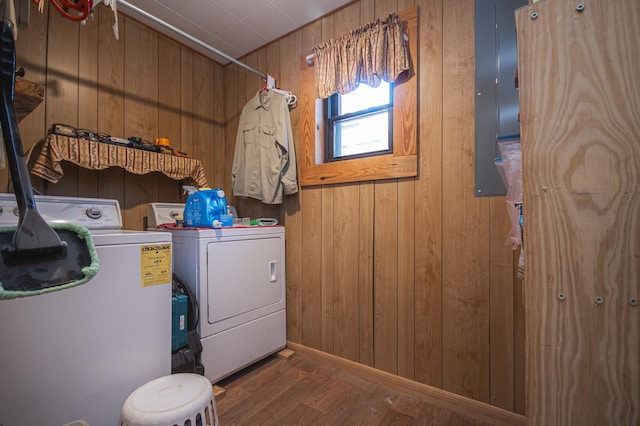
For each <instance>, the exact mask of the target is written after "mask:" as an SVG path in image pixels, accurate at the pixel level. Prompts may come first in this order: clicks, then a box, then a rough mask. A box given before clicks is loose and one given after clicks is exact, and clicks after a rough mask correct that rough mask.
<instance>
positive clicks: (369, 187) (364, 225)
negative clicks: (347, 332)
mask: <svg viewBox="0 0 640 426" xmlns="http://www.w3.org/2000/svg"><path fill="white" fill-rule="evenodd" d="M359 187H360V194H359V195H360V197H359V199H358V204H359V205H358V212H359V216H358V219H359V227H360V231H359V237H360V241H359V242H358V288H359V295H358V316H359V323H358V324H359V329H358V335H359V338H360V358H359V362H361V363H362V364H364V365H368V366H373V364H374V347H373V342H374V326H373V312H374V311H373V247H374V245H373V230H374V206H375V204H374V203H375V193H374V184H373V183H372V182H366V183H361V184H359Z"/></svg>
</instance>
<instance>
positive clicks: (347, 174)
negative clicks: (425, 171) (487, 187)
mask: <svg viewBox="0 0 640 426" xmlns="http://www.w3.org/2000/svg"><path fill="white" fill-rule="evenodd" d="M398 17H399V18H400V20H401V21H403V22H406V31H405V33H406V34H407V36H408V38H409V39H408V46H409V51H410V56H411V62H412V70H411V72H410V73H408V74H406V75H405V76H403V77H402V78H401V79H398V80H396V82H395V83H394V84H393V85H390V86H387V87H388V92H386V91H385V93H386V94H387V95H388V96H389V100H390V101H391V102H390V104H389V106H388V108H389V109H388V110H387V112H386V114H387V115H388V121H387V123H388V126H389V127H388V135H389V139H388V140H389V146H388V147H386V148H385V149H384V150H381V151H375V150H374V151H372V153H374V152H375V155H373V154H372V153H371V154H365V153H360V154H354V153H353V152H351V153H350V154H348V155H345V152H348V151H345V150H344V148H343V147H342V145H340V146H339V148H338V156H337V158H336V159H330V158H331V155H333V156H334V157H335V156H336V155H335V149H334V153H333V154H329V153H328V150H329V149H332V148H331V147H327V143H326V140H327V138H325V134H326V133H327V131H328V123H327V122H328V121H329V116H328V112H327V108H328V105H327V101H323V100H320V99H316V97H315V75H314V68H313V65H310V64H309V63H308V62H307V60H306V58H307V57H308V56H309V53H312V52H306V53H304V54H303V55H302V57H301V58H300V59H301V61H300V67H301V69H300V71H301V74H300V96H298V110H299V113H300V130H301V139H302V147H301V149H300V152H301V155H299V156H298V167H299V168H300V175H299V177H300V186H302V187H305V186H313V185H326V184H336V183H349V182H365V181H372V180H378V179H391V178H403V177H413V176H417V175H418V141H417V128H418V123H417V111H418V88H417V80H418V78H417V75H418V68H417V66H418V63H419V62H418V8H417V6H413V7H410V8H408V9H405V10H403V11H400V12H398ZM383 83H384V82H383ZM363 86H364V85H361V87H363ZM361 87H358V89H357V90H360V88H361ZM357 90H356V91H357ZM354 93H355V92H351V93H350V94H348V95H353V94H354ZM348 95H346V96H343V98H345V97H347V96H348ZM329 99H331V98H329ZM343 102H344V100H343ZM376 103H377V102H376ZM372 105H374V103H373V102H372V103H371V105H370V106H372ZM377 106H381V105H377ZM342 110H343V111H346V110H347V109H345V107H344V105H343V109H342ZM367 112H368V113H371V111H367ZM334 115H335V114H334ZM338 115H340V114H338ZM342 115H343V116H344V117H342V118H343V120H342V122H341V123H342V124H341V125H340V126H339V129H338V130H339V134H338V136H337V139H344V138H345V137H346V135H345V132H346V131H348V130H351V129H347V125H348V124H351V123H348V122H347V117H348V115H347V113H344V112H343V113H342ZM364 118H367V115H366V114H363V115H362V116H361V119H362V120H364ZM334 121H336V119H334ZM363 124H364V121H363ZM365 126H368V124H367V125H363V126H362V127H365ZM334 139H335V137H334ZM332 145H333V143H332ZM365 145H368V144H365ZM369 146H371V145H369ZM349 149H351V147H349ZM340 153H342V155H340Z"/></svg>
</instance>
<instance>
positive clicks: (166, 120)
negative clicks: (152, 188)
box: [156, 35, 183, 203]
mask: <svg viewBox="0 0 640 426" xmlns="http://www.w3.org/2000/svg"><path fill="white" fill-rule="evenodd" d="M181 50H182V49H181V47H180V44H179V43H177V42H176V41H174V40H171V39H169V38H168V37H165V36H163V35H160V36H158V58H159V61H158V134H157V135H156V136H157V137H162V138H168V139H169V140H170V141H171V147H172V148H173V149H177V150H180V151H182V128H181V121H182V120H181V116H182V109H181V105H180V100H181V97H182V95H181V93H180V92H181V89H182V88H181V84H180V82H181V78H182V71H183V69H182V61H181ZM156 177H157V178H158V181H157V185H158V201H160V200H162V201H164V202H172V203H179V202H180V201H181V194H182V191H181V188H180V182H176V181H174V180H172V179H169V178H168V177H166V176H164V175H163V174H161V173H157V174H156Z"/></svg>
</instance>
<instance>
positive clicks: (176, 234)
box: [149, 203, 287, 383]
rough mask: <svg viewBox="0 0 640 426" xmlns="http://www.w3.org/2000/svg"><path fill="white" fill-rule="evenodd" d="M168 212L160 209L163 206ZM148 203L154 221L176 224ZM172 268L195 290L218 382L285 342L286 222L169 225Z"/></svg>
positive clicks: (204, 357)
mask: <svg viewBox="0 0 640 426" xmlns="http://www.w3.org/2000/svg"><path fill="white" fill-rule="evenodd" d="M163 208H164V209H165V210H162V209H163ZM176 209H178V210H179V207H177V206H176V205H175V204H168V205H167V204H164V205H163V204H161V203H158V204H153V203H152V204H150V205H149V223H154V224H163V223H174V221H173V220H172V219H171V217H170V216H169V215H170V214H171V212H175V211H176ZM165 230H166V231H168V232H171V234H172V235H173V238H172V241H173V262H174V263H173V271H174V272H175V273H176V275H177V276H178V277H179V278H180V279H181V280H183V281H184V282H185V283H186V284H187V285H188V286H189V287H190V289H191V290H192V291H193V292H194V293H195V295H196V298H197V299H198V306H199V323H198V328H197V329H198V333H199V335H200V341H201V343H202V354H201V362H202V364H203V366H204V374H205V376H206V377H207V378H208V379H209V380H211V381H212V382H214V383H215V382H217V381H219V380H221V379H223V378H225V377H227V376H229V375H231V374H233V373H235V372H237V371H239V370H241V369H243V368H245V367H247V366H249V365H251V364H253V363H254V362H256V361H258V360H260V359H263V358H265V357H266V356H268V355H271V354H273V353H275V352H277V351H279V350H281V349H283V348H284V347H285V346H286V340H287V338H286V328H287V325H286V280H285V228H284V227H283V226H272V227H260V226H251V227H229V228H221V229H202V228H200V229H189V228H186V229H179V228H174V229H171V228H167V229H165Z"/></svg>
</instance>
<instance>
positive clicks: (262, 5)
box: [118, 0, 353, 64]
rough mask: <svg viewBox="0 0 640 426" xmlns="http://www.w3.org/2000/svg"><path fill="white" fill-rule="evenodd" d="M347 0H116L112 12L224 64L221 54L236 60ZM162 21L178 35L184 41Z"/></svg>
mask: <svg viewBox="0 0 640 426" xmlns="http://www.w3.org/2000/svg"><path fill="white" fill-rule="evenodd" d="M352 1H353V0H182V1H178V0H125V1H122V0H119V1H118V10H119V11H121V12H123V13H125V14H127V15H130V16H132V17H134V18H136V19H139V20H140V21H142V22H143V23H145V24H147V25H149V26H150V27H152V28H154V29H156V30H158V31H159V32H161V33H163V34H165V35H167V36H169V37H171V38H174V39H176V40H178V41H179V42H181V43H184V44H185V45H187V46H189V47H192V48H194V49H195V50H196V51H198V52H200V53H202V54H204V55H206V56H208V57H210V58H212V59H213V60H215V61H217V62H220V63H221V64H226V63H227V62H229V61H228V59H227V58H225V57H224V56H229V57H231V58H234V59H238V58H240V57H241V56H243V55H246V54H247V53H249V52H251V51H253V50H256V49H259V48H261V47H262V46H264V45H266V44H268V43H269V42H271V41H274V40H277V39H278V38H280V37H282V36H283V35H285V34H287V33H290V32H291V31H294V30H296V29H298V28H300V27H302V26H304V25H306V24H307V23H309V22H311V21H313V20H315V19H318V18H320V17H321V16H323V15H326V14H327V13H330V12H332V11H334V10H336V9H338V8H340V7H342V6H344V5H345V4H347V3H351V2H352ZM129 5H131V6H133V7H129ZM137 9H140V10H141V11H142V12H139V11H138V10H137ZM147 15H149V16H147ZM158 20H159V21H160V22H158ZM164 23H166V24H168V25H169V26H173V27H175V28H178V29H179V30H181V31H183V32H184V33H186V37H183V36H182V35H180V34H179V33H176V32H175V31H172V30H171V29H170V28H168V27H167V26H165V25H164ZM202 44H204V45H205V46H204V47H203V46H202ZM207 46H210V47H212V48H213V50H212V49H209V48H208V47H207ZM216 51H217V52H220V53H222V55H223V56H220V55H217V54H216Z"/></svg>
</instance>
